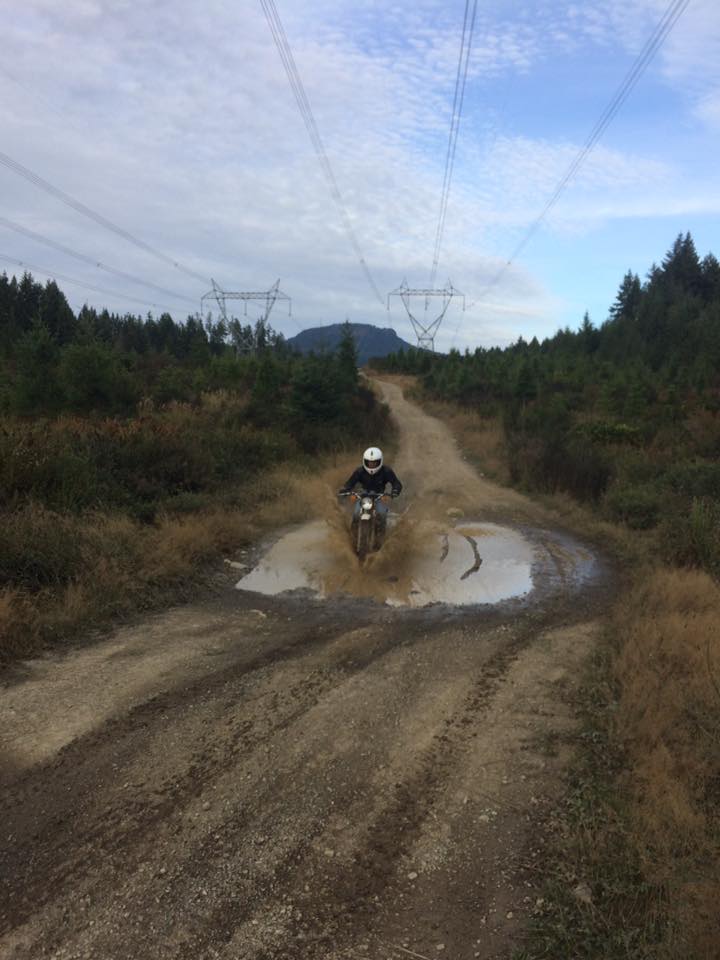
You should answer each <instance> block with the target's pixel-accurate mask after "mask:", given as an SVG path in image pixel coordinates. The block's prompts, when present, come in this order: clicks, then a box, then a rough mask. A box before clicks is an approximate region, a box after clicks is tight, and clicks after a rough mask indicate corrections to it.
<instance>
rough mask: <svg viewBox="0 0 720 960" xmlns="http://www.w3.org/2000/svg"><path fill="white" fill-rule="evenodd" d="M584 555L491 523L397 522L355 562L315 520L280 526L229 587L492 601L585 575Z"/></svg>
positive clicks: (388, 599)
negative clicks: (382, 541)
mask: <svg viewBox="0 0 720 960" xmlns="http://www.w3.org/2000/svg"><path fill="white" fill-rule="evenodd" d="M591 565H592V558H591V557H590V556H589V555H588V554H587V553H586V552H585V551H583V550H582V549H581V548H580V547H579V546H578V545H575V544H572V543H568V542H567V541H566V540H564V541H561V540H560V538H558V539H557V540H553V539H552V536H551V535H549V534H547V533H546V532H545V533H544V534H543V535H542V536H539V535H538V536H532V535H530V534H525V533H523V532H521V531H519V530H516V529H513V528H510V527H504V526H499V525H497V524H493V523H484V522H471V521H468V520H463V521H461V522H456V523H452V524H446V525H439V524H437V523H428V524H426V525H418V524H412V525H408V524H405V525H403V523H402V521H400V522H399V523H398V521H397V519H395V522H394V524H393V527H391V529H390V531H389V533H388V537H387V540H386V542H385V544H384V546H383V548H382V549H381V550H380V551H379V552H378V553H376V554H373V555H371V556H370V557H368V559H367V560H366V561H365V563H364V564H363V565H362V566H361V565H360V564H359V562H358V559H357V557H356V556H355V555H354V554H353V553H352V550H351V548H350V544H349V538H348V535H347V532H346V531H345V530H344V529H338V527H337V525H334V524H333V523H332V522H326V521H316V522H314V523H308V524H304V525H303V526H301V527H297V528H295V529H293V530H290V531H288V532H286V533H285V534H284V535H283V536H281V537H280V539H278V540H276V541H275V542H274V543H272V544H271V545H269V546H268V547H267V549H265V550H264V551H262V552H261V556H260V559H259V560H258V562H257V564H256V566H255V567H254V569H252V570H251V571H250V572H249V573H247V574H246V575H245V576H243V577H242V579H241V580H240V581H239V582H238V583H237V585H236V586H237V589H239V590H247V591H254V592H257V593H261V594H269V595H277V594H283V593H289V592H291V591H298V590H302V591H305V592H306V593H309V594H310V595H311V596H313V597H314V598H316V599H318V600H322V599H327V598H328V597H330V596H333V595H337V594H346V595H347V594H350V595H353V596H356V597H366V598H371V599H374V600H377V601H380V602H382V603H386V604H389V605H390V606H394V607H402V606H409V607H423V606H428V605H429V604H434V603H444V604H452V605H453V606H468V605H477V604H497V603H500V602H502V601H505V600H510V599H513V598H521V597H526V596H528V595H529V594H530V593H531V592H532V591H533V590H534V589H535V588H536V587H538V586H539V585H541V584H542V583H543V582H545V581H546V582H547V586H548V587H553V586H554V587H557V586H558V585H559V582H558V581H572V580H577V579H578V578H581V579H585V577H586V575H587V574H589V572H590V567H591Z"/></svg>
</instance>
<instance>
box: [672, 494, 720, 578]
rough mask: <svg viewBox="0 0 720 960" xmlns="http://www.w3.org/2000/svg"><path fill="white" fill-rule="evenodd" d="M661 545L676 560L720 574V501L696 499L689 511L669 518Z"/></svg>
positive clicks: (687, 565) (715, 575) (679, 562)
mask: <svg viewBox="0 0 720 960" xmlns="http://www.w3.org/2000/svg"><path fill="white" fill-rule="evenodd" d="M661 548H662V551H663V554H664V556H665V557H666V558H667V559H668V560H670V561H671V562H673V563H678V564H680V565H682V566H686V567H699V568H701V569H703V570H706V571H707V572H708V573H710V574H712V575H713V576H714V577H720V501H717V500H710V499H707V498H706V499H695V500H693V502H692V506H691V507H690V509H689V511H688V512H687V513H685V514H683V515H680V516H675V517H672V518H671V519H670V520H668V521H666V523H664V524H663V527H662V530H661Z"/></svg>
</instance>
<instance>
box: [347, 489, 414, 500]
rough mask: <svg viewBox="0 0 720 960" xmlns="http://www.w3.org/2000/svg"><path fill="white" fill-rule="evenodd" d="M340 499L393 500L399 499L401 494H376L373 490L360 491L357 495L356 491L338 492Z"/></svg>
mask: <svg viewBox="0 0 720 960" xmlns="http://www.w3.org/2000/svg"><path fill="white" fill-rule="evenodd" d="M337 495H338V496H339V497H372V498H373V499H374V500H380V499H381V498H382V497H391V498H392V499H393V500H394V499H395V497H399V496H400V494H399V493H393V492H390V493H375V492H374V491H372V490H360V491H358V492H357V493H356V492H355V491H354V490H338V494H337Z"/></svg>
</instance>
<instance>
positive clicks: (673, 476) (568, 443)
mask: <svg viewBox="0 0 720 960" xmlns="http://www.w3.org/2000/svg"><path fill="white" fill-rule="evenodd" d="M379 366H381V367H382V368H384V369H386V370H388V371H397V372H404V373H414V374H417V375H419V377H420V378H421V380H422V384H423V387H424V389H425V391H426V392H427V393H428V395H430V396H433V397H436V398H440V399H443V400H450V401H453V402H455V403H458V404H461V405H462V406H465V407H469V408H472V409H475V410H478V411H479V412H480V413H481V414H483V415H485V416H494V417H499V418H501V420H502V423H503V426H504V431H505V437H506V442H507V450H508V456H509V465H510V472H511V476H512V479H513V480H514V481H515V482H516V483H518V484H520V485H524V486H526V487H528V488H531V489H536V490H542V491H549V492H552V491H556V490H563V491H566V492H569V493H570V494H572V495H573V496H575V497H577V498H578V499H580V500H585V501H591V502H594V503H596V504H598V505H599V506H600V507H601V509H603V510H604V511H605V512H606V513H608V514H609V515H610V516H612V517H613V519H618V520H620V521H622V522H624V523H626V524H628V525H630V526H631V527H634V528H654V527H657V528H659V529H660V532H661V534H662V535H663V537H662V539H663V542H664V543H665V544H666V546H667V549H668V551H669V552H670V553H671V554H672V555H673V556H674V557H676V558H678V559H682V560H684V561H687V562H690V563H699V564H701V565H703V566H705V567H707V568H710V569H712V570H713V571H715V572H716V573H719V574H720V546H718V543H720V463H719V462H718V458H719V457H720V263H719V262H718V260H717V258H716V257H715V256H714V255H713V254H712V253H708V254H707V255H706V256H704V257H702V258H701V257H700V256H699V255H698V252H697V250H696V247H695V243H694V241H693V239H692V236H691V235H690V234H689V233H686V234H684V235H680V236H678V237H677V238H676V240H675V241H674V243H673V245H672V246H671V248H670V249H669V251H668V252H667V254H666V255H665V257H664V258H663V260H662V262H661V263H660V264H659V265H658V264H653V266H652V267H651V268H650V270H649V271H648V273H647V276H646V277H645V278H644V279H642V280H641V279H640V277H639V276H638V275H637V274H634V273H633V272H632V271H628V272H627V273H626V274H625V276H624V277H623V279H622V281H621V283H620V286H619V289H618V292H617V296H616V298H615V301H614V303H613V304H612V306H611V308H610V311H609V315H608V317H607V319H606V320H605V321H604V322H603V323H602V324H601V325H600V326H595V325H594V324H593V323H592V321H591V319H590V317H589V316H588V314H587V313H586V314H585V316H584V317H583V319H582V322H581V323H580V325H579V327H578V328H577V329H576V330H571V329H570V328H567V327H566V328H565V329H561V330H558V331H557V333H556V334H555V335H554V336H552V337H549V338H547V339H545V340H543V341H542V342H540V341H538V340H537V339H536V338H533V339H532V340H530V341H529V342H528V341H526V340H524V339H523V338H520V339H519V340H518V341H517V342H516V343H514V344H512V345H511V346H509V347H507V348H505V349H501V348H490V349H484V348H478V349H477V350H475V351H474V352H469V351H466V353H465V354H461V353H459V352H458V351H456V350H454V351H451V352H450V353H449V354H448V355H435V354H430V353H428V352H426V351H419V350H414V349H413V350H409V351H406V352H402V353H399V354H396V355H393V356H391V357H388V358H386V359H385V360H384V361H380V362H379Z"/></svg>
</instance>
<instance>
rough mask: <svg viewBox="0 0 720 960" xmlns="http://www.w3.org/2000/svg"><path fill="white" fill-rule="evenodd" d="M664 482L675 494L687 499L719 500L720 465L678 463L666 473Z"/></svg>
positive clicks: (713, 463) (689, 462)
mask: <svg viewBox="0 0 720 960" xmlns="http://www.w3.org/2000/svg"><path fill="white" fill-rule="evenodd" d="M665 482H666V483H667V485H668V486H669V487H670V488H671V489H672V490H673V491H674V492H675V493H678V494H680V495H682V496H684V497H687V498H688V499H692V498H693V497H711V498H713V499H715V500H720V463H715V462H709V461H703V460H700V461H686V462H684V463H678V464H676V465H675V466H673V467H671V468H670V469H669V470H667V471H666V473H665Z"/></svg>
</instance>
